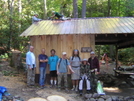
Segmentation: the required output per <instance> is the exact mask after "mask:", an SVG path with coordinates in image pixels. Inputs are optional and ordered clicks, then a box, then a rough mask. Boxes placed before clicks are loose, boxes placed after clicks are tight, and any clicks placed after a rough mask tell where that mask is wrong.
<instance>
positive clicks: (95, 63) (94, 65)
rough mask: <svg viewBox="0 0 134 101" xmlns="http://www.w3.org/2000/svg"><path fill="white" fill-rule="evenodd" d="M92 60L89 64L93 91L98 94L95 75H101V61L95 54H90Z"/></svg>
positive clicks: (89, 60)
mask: <svg viewBox="0 0 134 101" xmlns="http://www.w3.org/2000/svg"><path fill="white" fill-rule="evenodd" d="M90 56H91V57H90V58H89V59H88V64H89V65H90V70H91V79H90V81H91V91H92V92H96V87H97V79H96V76H95V74H99V73H100V65H99V60H98V59H97V57H96V56H95V52H93V51H92V52H91V53H90Z"/></svg>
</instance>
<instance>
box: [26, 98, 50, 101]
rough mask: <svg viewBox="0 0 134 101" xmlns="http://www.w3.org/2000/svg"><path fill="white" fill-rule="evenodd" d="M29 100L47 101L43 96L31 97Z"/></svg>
mask: <svg viewBox="0 0 134 101" xmlns="http://www.w3.org/2000/svg"><path fill="white" fill-rule="evenodd" d="M28 101H47V100H46V99H43V98H31V99H29V100H28Z"/></svg>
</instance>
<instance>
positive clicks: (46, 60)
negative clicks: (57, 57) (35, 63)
mask: <svg viewBox="0 0 134 101" xmlns="http://www.w3.org/2000/svg"><path fill="white" fill-rule="evenodd" d="M39 61H40V62H48V59H45V60H39Z"/></svg>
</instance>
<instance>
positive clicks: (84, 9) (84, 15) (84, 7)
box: [81, 0, 87, 18]
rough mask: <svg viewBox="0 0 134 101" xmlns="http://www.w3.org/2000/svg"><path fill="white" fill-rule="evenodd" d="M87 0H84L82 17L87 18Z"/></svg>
mask: <svg viewBox="0 0 134 101" xmlns="http://www.w3.org/2000/svg"><path fill="white" fill-rule="evenodd" d="M86 1H87V0H83V2H82V12H81V14H82V18H86Z"/></svg>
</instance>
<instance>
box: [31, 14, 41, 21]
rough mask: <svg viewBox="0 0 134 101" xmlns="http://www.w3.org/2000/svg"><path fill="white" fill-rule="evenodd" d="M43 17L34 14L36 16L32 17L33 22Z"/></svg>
mask: <svg viewBox="0 0 134 101" xmlns="http://www.w3.org/2000/svg"><path fill="white" fill-rule="evenodd" d="M41 20H42V19H39V18H38V14H34V16H33V17H32V23H34V22H39V21H41Z"/></svg>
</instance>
